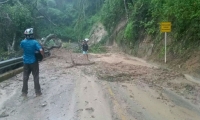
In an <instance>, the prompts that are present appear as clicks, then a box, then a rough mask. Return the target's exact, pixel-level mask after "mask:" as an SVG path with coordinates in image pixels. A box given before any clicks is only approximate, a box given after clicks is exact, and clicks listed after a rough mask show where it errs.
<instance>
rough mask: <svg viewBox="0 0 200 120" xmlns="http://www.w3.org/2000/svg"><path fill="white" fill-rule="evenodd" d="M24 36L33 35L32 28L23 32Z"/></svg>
mask: <svg viewBox="0 0 200 120" xmlns="http://www.w3.org/2000/svg"><path fill="white" fill-rule="evenodd" d="M24 34H25V35H32V34H33V28H28V29H26V30H25V31H24Z"/></svg>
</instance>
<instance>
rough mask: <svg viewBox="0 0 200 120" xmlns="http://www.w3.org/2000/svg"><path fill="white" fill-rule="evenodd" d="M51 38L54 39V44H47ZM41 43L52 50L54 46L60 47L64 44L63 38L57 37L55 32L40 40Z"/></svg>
mask: <svg viewBox="0 0 200 120" xmlns="http://www.w3.org/2000/svg"><path fill="white" fill-rule="evenodd" d="M50 40H53V41H54V43H55V44H54V45H53V46H48V45H47V43H48V42H49V41H50ZM40 44H41V45H42V46H43V48H44V49H47V50H52V49H53V48H60V47H61V46H62V40H61V39H59V38H57V36H56V35H55V34H49V35H48V36H46V37H45V38H42V39H41V40H40Z"/></svg>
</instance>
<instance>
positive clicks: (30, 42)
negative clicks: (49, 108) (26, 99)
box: [20, 28, 44, 96]
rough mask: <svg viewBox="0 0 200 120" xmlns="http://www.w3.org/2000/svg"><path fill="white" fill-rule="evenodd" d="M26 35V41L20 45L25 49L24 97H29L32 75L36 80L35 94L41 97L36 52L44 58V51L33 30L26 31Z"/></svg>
mask: <svg viewBox="0 0 200 120" xmlns="http://www.w3.org/2000/svg"><path fill="white" fill-rule="evenodd" d="M24 35H25V39H24V40H22V41H21V43H20V47H21V48H22V49H23V62H24V71H23V87H22V96H27V94H28V79H29V76H30V74H31V73H32V75H33V79H34V88H35V94H36V96H40V95H42V93H41V88H40V83H39V63H38V59H37V58H36V51H38V52H39V53H41V55H42V57H44V51H43V49H42V47H41V45H40V44H39V42H37V41H36V40H35V39H34V35H33V28H28V29H26V30H25V31H24Z"/></svg>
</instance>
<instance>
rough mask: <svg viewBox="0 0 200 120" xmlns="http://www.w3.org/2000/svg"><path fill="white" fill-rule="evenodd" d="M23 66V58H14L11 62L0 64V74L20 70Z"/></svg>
mask: <svg viewBox="0 0 200 120" xmlns="http://www.w3.org/2000/svg"><path fill="white" fill-rule="evenodd" d="M22 65H23V58H22V57H18V58H12V59H9V60H5V61H1V62H0V74H2V73H5V72H7V71H9V70H13V69H16V68H19V67H21V66H22Z"/></svg>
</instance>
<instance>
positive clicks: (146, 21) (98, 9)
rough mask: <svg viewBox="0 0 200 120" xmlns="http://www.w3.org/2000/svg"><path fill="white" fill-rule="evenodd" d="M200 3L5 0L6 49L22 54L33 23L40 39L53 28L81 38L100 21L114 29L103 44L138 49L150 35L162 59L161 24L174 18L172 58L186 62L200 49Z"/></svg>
mask: <svg viewBox="0 0 200 120" xmlns="http://www.w3.org/2000/svg"><path fill="white" fill-rule="evenodd" d="M199 6H200V1H199V0H176V1H174V0H32V1H30V0H8V1H7V0H5V1H4V2H0V9H1V11H0V28H1V29H0V45H1V46H2V47H1V48H0V54H1V56H3V55H5V54H7V51H8V53H9V54H10V53H14V54H16V51H19V50H20V48H19V42H20V41H21V40H22V39H24V35H23V31H24V30H25V29H26V28H28V27H34V30H35V36H36V38H37V39H41V38H42V37H45V36H47V35H48V34H50V33H51V34H56V35H57V36H58V37H59V38H61V39H63V41H68V40H71V41H72V42H77V41H80V40H82V39H84V38H85V37H90V35H91V29H92V28H93V26H94V25H95V23H99V22H100V23H102V24H103V25H104V26H105V29H106V30H107V32H108V36H107V37H104V40H103V41H104V42H101V44H105V43H106V42H105V41H112V40H113V39H115V40H116V42H117V43H118V45H119V46H123V48H126V50H124V51H131V52H129V53H130V54H133V55H138V54H139V53H138V48H139V45H140V44H141V43H142V42H143V40H144V39H145V38H148V42H150V43H151V44H153V54H152V55H153V56H154V58H157V59H158V60H161V59H163V56H164V45H163V38H164V34H163V33H161V32H160V28H159V27H160V22H164V21H168V22H171V23H172V32H170V33H169V34H168V45H167V53H168V56H169V59H170V60H174V59H178V60H177V63H180V61H181V62H182V63H184V62H186V61H188V59H190V58H191V57H192V56H193V53H194V51H197V53H198V51H199V49H200V47H199V45H200V32H199V30H200V7H199ZM122 20H123V21H124V20H126V21H127V24H126V26H125V28H124V29H121V30H120V31H117V32H116V33H115V34H114V37H116V38H114V37H113V31H114V30H115V28H116V26H117V25H118V24H119V23H120V21H122ZM98 46H99V45H98ZM197 53H195V54H197ZM139 56H140V55H139ZM196 62H198V60H196Z"/></svg>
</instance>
